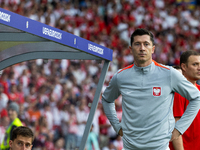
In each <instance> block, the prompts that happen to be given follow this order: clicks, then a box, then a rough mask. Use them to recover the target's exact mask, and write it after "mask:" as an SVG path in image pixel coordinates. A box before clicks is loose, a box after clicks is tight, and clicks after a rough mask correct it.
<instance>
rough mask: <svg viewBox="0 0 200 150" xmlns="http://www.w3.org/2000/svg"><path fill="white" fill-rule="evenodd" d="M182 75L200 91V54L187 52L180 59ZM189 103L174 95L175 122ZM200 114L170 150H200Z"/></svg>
mask: <svg viewBox="0 0 200 150" xmlns="http://www.w3.org/2000/svg"><path fill="white" fill-rule="evenodd" d="M180 67H181V70H182V74H183V75H184V76H185V77H186V78H187V80H188V81H190V82H191V83H192V84H194V85H195V86H196V87H197V88H198V89H199V90H200V85H198V84H197V83H196V82H197V80H199V79H200V54H199V53H197V52H195V51H186V52H184V53H183V54H182V55H181V57H180ZM188 104H189V101H188V100H187V99H186V98H184V97H182V96H181V95H180V94H178V93H175V95H174V106H173V112H174V117H175V120H176V121H178V120H179V119H180V118H181V116H182V115H183V113H184V112H185V110H186V108H187V106H188ZM199 132H200V112H198V114H197V116H196V118H195V119H194V121H193V122H192V124H191V125H190V127H189V128H188V129H187V130H186V131H185V133H184V134H183V135H182V136H180V137H179V138H178V139H177V140H174V141H173V142H172V143H171V142H170V150H191V149H192V150H199V149H200V142H199V141H200V134H199Z"/></svg>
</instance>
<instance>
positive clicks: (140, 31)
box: [130, 28, 155, 46]
mask: <svg viewBox="0 0 200 150" xmlns="http://www.w3.org/2000/svg"><path fill="white" fill-rule="evenodd" d="M138 35H140V36H141V35H149V36H150V40H151V42H152V44H153V45H155V42H154V36H153V33H151V32H150V31H148V30H146V29H143V28H138V29H136V30H135V31H134V32H133V33H132V35H131V41H130V42H131V43H130V44H131V46H132V43H133V41H134V37H135V36H138Z"/></svg>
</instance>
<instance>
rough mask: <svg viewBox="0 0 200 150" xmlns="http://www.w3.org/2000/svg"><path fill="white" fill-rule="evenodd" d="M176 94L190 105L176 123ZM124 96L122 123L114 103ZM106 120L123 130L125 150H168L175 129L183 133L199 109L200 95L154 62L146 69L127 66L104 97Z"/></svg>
mask: <svg viewBox="0 0 200 150" xmlns="http://www.w3.org/2000/svg"><path fill="white" fill-rule="evenodd" d="M174 92H177V93H179V94H180V95H182V96H183V97H185V98H186V99H188V100H190V103H189V105H188V107H187V109H186V111H185V113H184V115H183V116H182V118H181V119H180V120H179V121H177V123H176V124H175V120H174V117H173V111H172V107H173V99H174ZM120 94H121V95H122V110H123V114H122V121H121V123H120V122H119V120H118V118H117V115H116V110H115V104H114V101H115V99H117V98H118V96H119V95H120ZM102 103H103V108H104V111H105V114H106V116H107V117H108V119H109V121H110V123H111V124H112V126H113V128H114V129H115V131H116V132H117V133H118V132H119V130H120V128H122V129H123V144H124V148H125V149H126V150H144V149H145V150H164V149H167V147H168V144H169V140H170V139H171V135H172V131H173V130H174V127H175V128H176V129H177V130H178V131H179V132H180V133H182V134H183V133H184V132H185V131H186V129H187V128H188V127H189V126H190V124H191V123H192V121H193V119H194V118H195V116H196V114H197V112H198V110H199V108H200V92H199V91H198V89H197V88H196V87H195V86H194V85H193V84H192V83H190V82H189V81H187V80H186V78H185V77H184V76H183V75H182V74H181V73H180V72H178V71H177V70H175V69H174V68H173V67H169V66H164V65H161V64H158V63H157V62H155V61H153V62H152V63H151V64H150V65H149V66H147V67H137V66H136V65H131V66H128V67H126V68H124V69H121V70H119V71H118V72H117V73H116V74H115V75H114V76H113V78H112V79H111V81H110V84H109V86H108V87H107V88H106V90H105V91H104V93H103V95H102Z"/></svg>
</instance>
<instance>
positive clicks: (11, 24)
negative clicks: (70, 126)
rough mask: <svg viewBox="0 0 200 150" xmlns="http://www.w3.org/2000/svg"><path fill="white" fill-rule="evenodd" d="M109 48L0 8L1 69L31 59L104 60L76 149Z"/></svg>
mask: <svg viewBox="0 0 200 150" xmlns="http://www.w3.org/2000/svg"><path fill="white" fill-rule="evenodd" d="M112 53H113V51H112V50H111V49H108V48H106V47H103V46H101V45H98V44H96V43H93V42H91V41H88V40H86V39H83V38H81V37H78V36H75V35H73V34H70V33H67V32H64V31H62V30H59V29H57V28H53V27H51V26H48V25H46V24H42V23H40V22H37V21H34V20H31V19H29V18H27V17H23V16H20V15H18V14H15V13H13V12H10V11H7V10H5V9H2V8H0V70H2V69H4V68H6V67H8V66H11V65H14V64H17V63H20V62H23V61H28V60H33V59H73V60H102V61H104V64H103V67H102V71H101V75H100V78H99V82H98V84H97V88H96V92H95V95H94V99H93V102H92V106H91V109H90V114H89V117H88V120H87V123H86V128H85V131H84V134H83V137H82V141H81V145H80V147H79V150H84V148H85V144H86V141H87V137H88V134H89V132H90V128H91V124H92V121H93V117H94V113H95V111H96V108H97V104H98V101H99V97H100V94H101V89H102V86H103V83H104V80H105V76H106V73H107V70H108V67H109V64H110V61H112Z"/></svg>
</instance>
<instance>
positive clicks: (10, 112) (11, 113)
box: [8, 109, 17, 121]
mask: <svg viewBox="0 0 200 150" xmlns="http://www.w3.org/2000/svg"><path fill="white" fill-rule="evenodd" d="M8 116H9V118H10V119H11V120H12V121H13V120H15V118H17V112H16V111H15V110H13V109H9V110H8Z"/></svg>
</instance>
